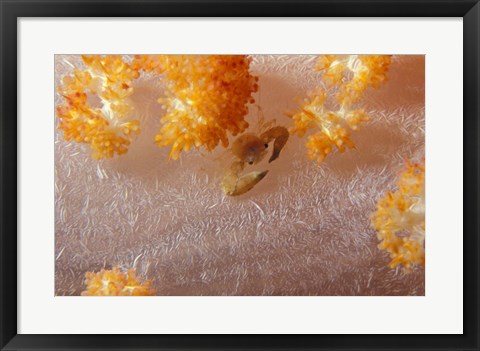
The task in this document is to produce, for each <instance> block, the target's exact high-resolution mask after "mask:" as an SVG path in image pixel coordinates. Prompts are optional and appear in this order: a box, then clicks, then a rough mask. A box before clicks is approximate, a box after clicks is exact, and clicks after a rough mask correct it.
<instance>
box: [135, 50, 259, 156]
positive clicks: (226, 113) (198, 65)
mask: <svg viewBox="0 0 480 351" xmlns="http://www.w3.org/2000/svg"><path fill="white" fill-rule="evenodd" d="M250 62H251V58H249V57H247V56H241V55H230V56H229V55H158V56H152V55H139V56H136V57H135V60H134V63H133V66H134V67H135V68H136V69H141V70H144V71H146V72H153V73H156V74H164V75H165V78H166V80H167V81H168V88H167V91H166V92H165V97H164V98H161V99H159V102H160V103H161V104H162V105H163V108H164V109H165V110H166V114H165V115H164V116H163V117H162V118H161V123H162V126H161V129H160V132H159V133H158V134H157V135H156V138H155V142H156V144H157V145H158V146H171V152H170V158H172V159H178V158H179V156H180V153H181V152H182V151H188V150H190V149H191V147H192V146H194V147H196V148H199V147H201V146H203V147H205V148H206V149H207V150H208V151H212V150H213V149H214V148H215V147H217V145H218V144H219V143H220V142H221V144H222V145H223V146H224V147H227V146H228V134H227V133H228V132H230V133H231V134H232V135H237V134H238V133H241V132H243V131H244V130H245V129H247V127H248V123H247V121H246V120H245V116H246V115H247V113H248V107H247V104H248V103H253V102H254V99H253V97H252V94H253V93H255V92H256V91H257V90H258V84H257V82H258V78H257V77H254V76H252V75H251V74H250V72H249V67H250Z"/></svg>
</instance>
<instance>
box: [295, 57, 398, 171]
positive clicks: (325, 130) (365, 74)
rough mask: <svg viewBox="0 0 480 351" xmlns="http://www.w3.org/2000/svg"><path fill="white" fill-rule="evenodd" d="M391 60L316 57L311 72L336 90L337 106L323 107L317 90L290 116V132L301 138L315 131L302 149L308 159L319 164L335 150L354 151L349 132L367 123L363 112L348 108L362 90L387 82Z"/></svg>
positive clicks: (323, 94)
mask: <svg viewBox="0 0 480 351" xmlns="http://www.w3.org/2000/svg"><path fill="white" fill-rule="evenodd" d="M390 62H391V57H390V56H384V55H368V56H358V55H344V56H339V55H324V56H321V57H319V59H318V61H317V64H316V66H315V69H316V70H317V71H321V72H322V73H323V75H322V80H323V81H324V83H325V84H326V85H327V87H328V88H329V90H328V91H327V92H330V89H336V93H335V97H336V100H337V103H338V106H337V108H336V110H334V111H332V110H331V109H329V108H327V107H326V104H327V92H326V91H325V90H323V89H317V90H316V91H313V92H312V93H310V94H309V95H310V96H309V98H307V99H305V100H304V101H303V103H302V106H301V108H300V111H299V112H297V113H295V114H292V115H291V117H292V119H293V122H294V127H293V128H292V130H291V132H292V133H296V134H297V135H298V136H300V137H303V136H304V135H305V134H306V132H307V131H308V130H309V129H312V128H318V129H319V131H317V132H316V133H314V134H313V135H310V136H308V138H307V142H306V147H307V150H308V157H309V158H310V159H315V160H317V162H318V163H321V162H323V160H324V159H325V157H326V156H327V155H328V154H329V153H330V152H332V151H333V148H334V147H336V148H337V149H338V150H339V151H340V152H344V151H345V150H346V148H354V147H355V145H354V143H353V142H352V141H351V139H350V132H349V129H351V130H356V129H357V128H358V125H359V124H360V123H362V122H366V121H368V115H367V113H366V112H365V110H363V109H355V108H352V105H353V104H355V103H356V102H358V101H359V100H360V99H361V97H362V96H363V93H364V92H365V90H366V89H367V88H368V87H369V86H371V87H374V88H378V87H379V86H380V84H381V83H383V82H385V81H386V80H387V76H386V74H387V71H388V68H389V66H390Z"/></svg>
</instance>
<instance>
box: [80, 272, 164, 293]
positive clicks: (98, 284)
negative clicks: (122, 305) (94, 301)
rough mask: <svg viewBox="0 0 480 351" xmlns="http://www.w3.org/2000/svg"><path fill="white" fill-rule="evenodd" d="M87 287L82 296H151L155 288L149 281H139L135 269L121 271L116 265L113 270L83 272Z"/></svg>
mask: <svg viewBox="0 0 480 351" xmlns="http://www.w3.org/2000/svg"><path fill="white" fill-rule="evenodd" d="M85 284H86V285H87V289H86V290H85V291H83V292H82V296H153V295H155V290H154V289H153V288H152V287H151V284H152V283H151V282H150V281H149V280H145V281H144V282H143V284H141V283H140V281H139V279H138V277H137V276H136V273H135V270H134V269H130V270H129V271H128V272H127V273H123V272H121V271H120V270H119V269H118V267H114V268H113V270H104V269H102V270H101V271H100V272H98V273H94V272H87V273H85Z"/></svg>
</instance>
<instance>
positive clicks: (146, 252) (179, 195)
mask: <svg viewBox="0 0 480 351" xmlns="http://www.w3.org/2000/svg"><path fill="white" fill-rule="evenodd" d="M52 59H53V60H54V68H55V77H53V78H54V81H55V88H54V89H55V92H54V95H55V110H54V111H53V114H54V116H53V117H54V125H53V128H54V130H52V133H54V135H55V136H54V140H55V144H54V145H52V148H54V156H55V171H54V182H55V184H54V186H55V194H54V197H55V233H54V235H55V238H54V239H55V256H54V258H55V286H54V290H52V291H54V295H55V296H85V297H86V296H425V265H426V262H427V261H428V258H427V256H428V255H426V251H427V249H426V247H427V245H426V233H425V209H426V206H427V205H426V203H425V55H404V54H395V53H392V54H377V53H358V54H338V53H328V52H327V53H318V54H317V55H310V54H309V55H304V54H298V55H293V54H289V55H278V54H271V55H270V54H261V55H260V54H251V55H250V54H238V55H222V54H219V55H210V54H209V55H204V54H195V55H176V54H141V53H127V54H121V55H119V54H108V53H107V54H98V53H85V54H56V55H54V57H53V58H52ZM52 288H53V287H52ZM82 299H83V298H82Z"/></svg>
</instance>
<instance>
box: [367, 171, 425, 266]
mask: <svg viewBox="0 0 480 351" xmlns="http://www.w3.org/2000/svg"><path fill="white" fill-rule="evenodd" d="M397 187H398V189H397V190H396V191H395V192H388V193H387V194H386V196H385V197H384V198H383V199H381V200H380V201H379V202H378V203H377V211H376V212H375V213H374V214H373V216H372V225H373V227H374V228H375V230H376V231H377V237H378V239H379V240H380V241H381V242H380V244H379V245H378V247H379V248H380V249H382V250H385V251H387V252H388V253H389V254H390V257H391V258H392V261H391V262H390V264H389V265H390V267H392V268H395V267H397V266H398V265H402V266H403V267H404V268H405V270H406V271H410V270H411V268H412V266H414V265H421V266H424V265H425V165H424V163H408V165H407V168H406V170H405V171H404V172H402V173H401V174H400V177H399V179H398V181H397Z"/></svg>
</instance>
